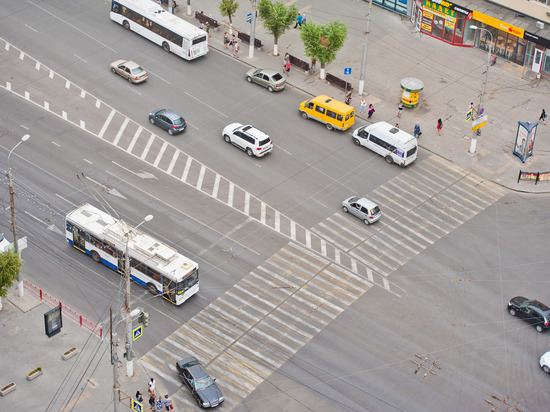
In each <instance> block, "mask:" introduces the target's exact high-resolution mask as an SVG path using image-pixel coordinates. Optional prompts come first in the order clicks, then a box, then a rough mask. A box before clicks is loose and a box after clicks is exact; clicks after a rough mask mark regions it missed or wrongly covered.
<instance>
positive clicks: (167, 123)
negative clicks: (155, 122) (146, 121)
mask: <svg viewBox="0 0 550 412" xmlns="http://www.w3.org/2000/svg"><path fill="white" fill-rule="evenodd" d="M158 119H159V126H160V127H162V128H163V129H164V130H168V129H170V128H172V121H171V120H170V119H169V118H168V117H166V116H164V115H163V114H161V115H159V117H158Z"/></svg>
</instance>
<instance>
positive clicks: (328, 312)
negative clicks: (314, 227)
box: [141, 242, 373, 409]
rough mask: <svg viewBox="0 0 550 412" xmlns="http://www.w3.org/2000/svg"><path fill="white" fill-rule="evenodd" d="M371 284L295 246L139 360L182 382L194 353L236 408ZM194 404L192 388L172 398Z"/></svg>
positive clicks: (248, 277) (152, 368)
mask: <svg viewBox="0 0 550 412" xmlns="http://www.w3.org/2000/svg"><path fill="white" fill-rule="evenodd" d="M372 286H373V284H372V283H370V282H368V281H367V280H365V279H364V278H362V277H361V276H358V275H356V274H354V273H352V272H350V271H348V270H346V269H344V268H342V267H339V266H338V265H335V264H334V263H333V262H330V261H329V260H328V259H325V258H323V257H321V256H319V255H318V254H314V253H312V252H311V251H309V250H308V249H306V248H304V247H303V246H302V245H299V244H296V243H293V242H290V243H289V244H287V245H286V246H285V247H283V248H282V249H281V250H279V251H278V252H277V253H276V254H275V255H273V256H272V257H271V258H269V259H268V260H267V261H266V262H264V263H263V264H262V265H260V266H259V267H257V268H256V269H255V270H254V271H252V272H251V273H249V274H248V275H247V276H245V277H244V278H243V279H242V280H241V281H240V282H238V283H237V284H236V285H235V286H234V287H232V288H231V289H230V290H228V291H227V292H226V293H225V294H223V295H222V296H220V297H219V298H218V299H217V300H216V301H214V302H213V303H211V304H210V305H209V306H208V307H206V308H205V309H204V310H202V311H201V312H200V313H198V314H197V315H196V316H195V317H193V318H192V319H191V320H189V321H188V322H187V323H186V324H184V325H182V326H181V327H180V328H179V329H178V330H176V331H175V332H174V333H173V334H172V335H170V336H169V337H168V338H166V339H165V340H164V341H162V342H161V343H159V344H158V345H157V346H156V347H155V348H153V349H152V350H151V351H149V352H148V353H147V354H146V355H145V356H143V357H142V358H141V362H142V363H143V365H144V366H145V367H146V368H147V369H149V370H150V372H151V373H153V374H155V375H156V376H159V377H162V378H163V379H167V380H171V381H172V380H174V379H177V378H176V377H177V373H176V369H175V364H176V362H177V361H178V360H180V359H181V358H183V357H184V356H185V354H186V353H191V354H193V355H195V356H197V357H198V358H199V359H201V361H202V362H204V363H205V364H207V365H208V370H209V372H210V373H211V374H212V375H213V376H215V377H216V378H217V379H218V382H219V385H220V387H221V390H222V392H223V393H224V396H225V399H226V401H225V408H228V409H232V408H233V407H234V406H236V405H238V404H239V403H240V402H242V400H243V399H245V398H246V397H247V396H248V395H249V394H250V393H251V392H252V391H253V390H254V389H255V388H256V387H257V386H258V385H260V384H261V383H262V382H263V381H264V380H265V379H266V378H267V377H268V376H269V375H270V374H271V373H273V372H274V371H276V370H277V369H278V368H280V367H281V365H283V364H284V363H285V362H286V361H287V360H288V359H289V358H290V357H291V356H292V355H293V354H294V353H296V352H297V351H298V350H300V348H302V347H303V346H304V345H305V344H306V343H307V342H308V341H309V340H311V339H312V338H313V337H314V336H315V335H316V334H317V333H319V332H320V331H321V330H322V329H323V328H324V327H325V326H326V325H328V324H329V323H330V322H331V321H332V320H333V319H334V318H336V317H337V316H338V315H339V314H341V313H342V312H343V311H344V310H346V308H347V307H348V306H349V305H351V304H352V303H353V302H355V301H356V300H357V299H358V298H359V297H361V296H362V295H363V293H365V292H366V291H367V290H368V289H369V288H371V287H372ZM173 398H174V399H176V400H177V402H178V405H191V404H192V398H191V396H190V395H189V393H188V391H187V390H185V389H184V390H182V391H179V392H178V393H176V394H174V395H173Z"/></svg>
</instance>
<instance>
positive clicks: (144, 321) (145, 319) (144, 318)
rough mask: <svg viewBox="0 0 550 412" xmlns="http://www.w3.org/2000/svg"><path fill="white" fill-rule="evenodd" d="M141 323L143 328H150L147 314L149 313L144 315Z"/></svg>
mask: <svg viewBox="0 0 550 412" xmlns="http://www.w3.org/2000/svg"><path fill="white" fill-rule="evenodd" d="M141 323H143V326H145V327H147V326H149V313H147V312H143V313H142V315H141Z"/></svg>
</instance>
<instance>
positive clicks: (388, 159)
mask: <svg viewBox="0 0 550 412" xmlns="http://www.w3.org/2000/svg"><path fill="white" fill-rule="evenodd" d="M386 162H387V163H388V164H389V165H391V164H392V163H393V159H392V158H391V156H390V155H387V156H386Z"/></svg>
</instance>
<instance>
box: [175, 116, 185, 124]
mask: <svg viewBox="0 0 550 412" xmlns="http://www.w3.org/2000/svg"><path fill="white" fill-rule="evenodd" d="M172 121H173V122H174V124H175V125H180V124H183V123H185V120H183V117H178V118H177V119H172Z"/></svg>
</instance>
